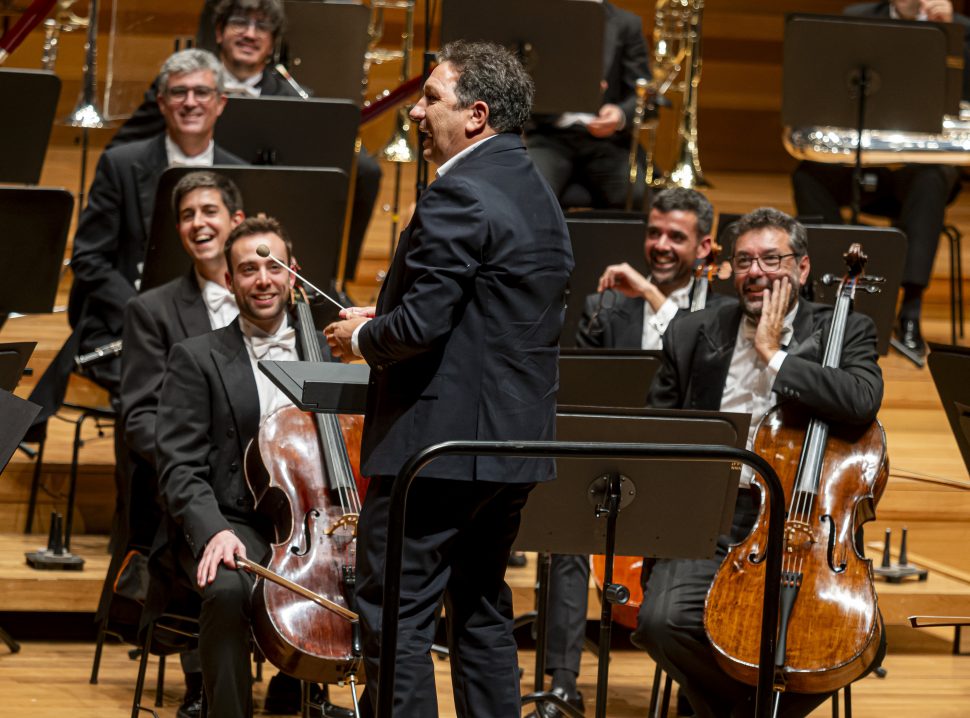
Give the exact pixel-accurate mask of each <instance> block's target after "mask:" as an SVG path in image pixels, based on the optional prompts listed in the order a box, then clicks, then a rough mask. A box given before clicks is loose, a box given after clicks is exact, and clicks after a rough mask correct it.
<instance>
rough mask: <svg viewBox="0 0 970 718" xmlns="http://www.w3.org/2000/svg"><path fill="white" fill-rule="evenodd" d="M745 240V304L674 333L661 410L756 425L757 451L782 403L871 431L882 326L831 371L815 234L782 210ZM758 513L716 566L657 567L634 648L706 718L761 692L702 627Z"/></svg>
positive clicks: (736, 528)
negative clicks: (811, 247)
mask: <svg viewBox="0 0 970 718" xmlns="http://www.w3.org/2000/svg"><path fill="white" fill-rule="evenodd" d="M734 231H735V232H736V236H737V241H736V243H735V254H734V257H733V258H732V267H733V269H734V285H735V288H736V289H737V290H738V296H739V297H740V302H733V301H732V302H728V303H725V304H722V305H720V306H718V307H712V308H709V309H706V310H704V311H701V312H696V313H693V314H684V315H681V316H678V317H677V318H676V319H675V320H674V321H673V322H671V324H670V326H669V327H668V328H667V332H666V334H665V336H664V346H663V355H664V363H663V366H662V367H661V369H660V371H659V372H658V373H657V376H656V377H655V378H654V381H653V385H652V386H651V389H650V397H649V403H650V406H653V407H657V408H669V409H707V410H724V411H735V412H747V413H751V415H752V423H751V426H752V430H751V434H750V435H749V439H748V445H749V447H750V445H751V440H752V439H753V437H754V433H755V430H756V427H757V425H758V422H759V420H760V419H761V417H762V415H763V414H764V412H765V410H766V409H768V408H769V407H770V406H771V405H773V404H775V403H778V402H785V401H794V402H797V403H799V404H800V405H802V406H803V407H804V408H805V409H806V410H807V411H809V412H811V413H812V414H813V415H814V416H816V417H817V418H819V419H822V420H825V421H830V422H836V423H843V424H863V425H864V424H868V423H869V422H871V421H872V420H873V419H874V418H875V416H876V413H877V412H878V410H879V405H880V403H881V401H882V392H883V382H882V374H881V372H880V369H879V365H878V364H877V354H876V329H875V325H874V324H873V322H872V320H871V319H869V317H867V316H865V315H861V314H855V313H853V314H850V315H849V317H848V322H847V326H846V330H845V340H844V346H843V350H842V357H841V360H840V363H839V367H838V368H837V369H835V368H827V369H826V368H823V367H822V365H821V361H822V354H823V349H824V346H825V342H826V340H827V338H828V334H829V329H830V326H831V322H832V315H833V311H832V308H831V307H828V306H823V305H820V304H815V303H812V302H807V301H805V300H801V299H799V297H798V290H799V288H800V287H801V286H802V284H803V283H804V282H805V281H806V279H807V277H808V273H809V266H810V263H809V258H808V254H807V241H806V233H805V228H804V227H803V226H802V225H800V224H799V223H798V222H796V221H795V220H794V219H792V218H791V217H789V216H788V215H786V214H784V213H782V212H779V211H778V210H775V209H770V208H762V209H758V210H755V211H754V212H751V213H750V214H748V215H746V216H745V217H743V218H742V219H741V220H739V221H738V223H737V225H736V227H735V228H734ZM757 509H758V506H757V504H756V501H755V499H754V498H753V497H752V493H751V492H750V491H747V490H744V489H742V491H741V492H740V493H739V495H738V504H737V507H736V509H735V516H734V525H733V527H732V535H731V536H730V537H729V536H722V537H721V539H720V540H719V542H718V548H717V555H716V557H715V558H714V559H711V560H660V561H657V563H656V564H655V565H654V567H653V570H652V571H651V573H650V576H649V581H647V582H646V585H645V594H644V598H643V604H642V606H641V608H640V613H639V616H638V627H637V630H636V632H635V633H634V635H633V640H634V642H635V643H637V645H640V646H642V647H643V648H645V649H646V650H647V651H648V652H649V653H650V655H651V656H652V657H653V658H654V660H656V661H657V663H658V664H659V665H660V666H661V667H662V668H663V669H664V670H665V671H667V673H668V674H669V675H670V676H671V677H673V679H674V680H676V681H677V682H678V683H679V684H680V685H681V687H682V689H683V690H684V691H685V693H686V695H687V697H688V699H689V700H690V703H691V706H692V707H693V708H694V710H695V712H696V715H698V716H700V717H702V718H710V717H714V716H716V717H719V718H720V717H721V716H723V717H724V718H727V717H728V716H742V715H748V714H749V713H750V712H751V711H752V710H753V705H754V703H753V701H754V688H753V687H750V686H747V685H745V684H742V683H740V682H738V681H735V680H734V679H732V678H730V677H729V676H728V675H727V674H725V673H724V672H723V671H722V670H721V669H720V668H719V666H718V664H717V662H716V660H715V658H714V653H713V650H712V648H711V646H710V644H709V642H708V641H707V638H706V635H705V633H704V625H703V616H704V600H705V598H706V595H707V590H708V588H709V586H710V583H711V580H712V579H713V577H714V574H715V573H716V571H717V568H718V566H719V565H720V562H721V560H722V559H723V557H724V555H725V551H726V548H727V545H728V543H729V542H736V541H738V540H739V539H740V538H742V537H743V536H745V535H746V534H747V533H748V531H749V529H750V528H751V526H752V524H753V522H754V518H755V516H756V513H757ZM881 653H882V651H880V655H879V656H878V657H877V663H876V664H874V665H878V660H881ZM825 698H826V696H825V695H823V694H812V695H807V694H794V693H790V692H786V693H785V694H784V695H783V698H782V703H781V706H782V712H781V715H784V716H786V717H792V716H804V715H807V714H808V713H809V712H811V710H812V708H814V707H815V706H817V705H819V704H820V703H821V702H822V701H824V700H825Z"/></svg>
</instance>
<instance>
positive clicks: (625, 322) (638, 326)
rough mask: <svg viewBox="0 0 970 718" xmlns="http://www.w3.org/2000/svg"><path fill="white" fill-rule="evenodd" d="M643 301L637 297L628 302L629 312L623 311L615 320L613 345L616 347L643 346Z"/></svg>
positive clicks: (631, 347)
mask: <svg viewBox="0 0 970 718" xmlns="http://www.w3.org/2000/svg"><path fill="white" fill-rule="evenodd" d="M643 302H644V300H642V299H638V300H635V301H632V302H628V304H627V306H628V307H629V313H627V312H623V315H624V316H622V318H621V317H617V318H618V319H620V321H618V322H616V323H615V324H614V326H615V327H616V336H615V337H614V346H616V347H617V348H622V349H626V348H630V349H639V348H640V347H642V346H643Z"/></svg>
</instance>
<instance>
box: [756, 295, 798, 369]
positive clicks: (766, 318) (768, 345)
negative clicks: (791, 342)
mask: <svg viewBox="0 0 970 718" xmlns="http://www.w3.org/2000/svg"><path fill="white" fill-rule="evenodd" d="M790 301H791V283H790V282H789V281H788V277H782V278H781V279H776V280H775V281H773V282H772V283H771V288H770V289H769V288H768V287H765V290H764V295H763V297H762V300H761V319H760V320H759V321H758V328H757V330H755V333H754V348H755V351H757V352H758V356H759V357H761V360H762V361H764V363H765V364H767V363H768V362H770V361H771V358H772V357H773V356H774V355H775V353H776V352H777V351H778V350H779V349H781V333H782V330H783V329H784V325H785V315H786V314H788V303H789V302H790Z"/></svg>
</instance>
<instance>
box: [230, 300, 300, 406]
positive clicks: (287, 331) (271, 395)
mask: <svg viewBox="0 0 970 718" xmlns="http://www.w3.org/2000/svg"><path fill="white" fill-rule="evenodd" d="M239 326H240V327H241V328H242V333H243V342H245V344H246V350H247V351H248V352H249V362H250V364H252V367H253V376H254V377H256V391H257V392H258V393H259V420H260V421H262V420H263V419H265V418H266V417H267V416H269V415H270V414H272V413H273V412H274V411H276V410H277V409H279V408H280V407H283V406H293V402H292V401H290V400H289V398H288V397H287V396H286V394H284V393H283V392H282V391H281V390H280V389H279V387H277V386H276V384H274V383H273V382H272V381H270V378H269V377H268V376H266V375H265V374H263V372H261V371H260V370H259V367H257V366H256V362H258V361H263V360H266V361H270V360H271V361H297V360H298V359H299V358H300V356H299V354H298V353H297V351H296V330H295V329H294V328H293V327H291V326H289V320H288V319H287V317H286V315H285V314H284V315H283V323H282V324H281V325H280V328H279V329H278V330H277V331H276V333H275V334H272V335H271V334H267V333H266V332H264V331H263V330H262V329H260V328H259V327H257V326H256V325H254V324H252V323H251V322H249V321H247V320H246V319H245V318H243V317H240V318H239Z"/></svg>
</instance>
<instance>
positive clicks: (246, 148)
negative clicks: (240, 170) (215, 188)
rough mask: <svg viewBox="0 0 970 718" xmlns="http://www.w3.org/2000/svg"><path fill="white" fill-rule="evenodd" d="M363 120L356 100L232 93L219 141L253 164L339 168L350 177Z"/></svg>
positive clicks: (218, 132)
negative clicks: (358, 132) (355, 143)
mask: <svg viewBox="0 0 970 718" xmlns="http://www.w3.org/2000/svg"><path fill="white" fill-rule="evenodd" d="M359 124H360V110H359V109H358V107H357V105H355V104H354V103H353V102H352V101H351V100H320V99H309V100H304V99H302V98H299V97H230V98H229V101H228V102H226V109H225V110H224V111H223V113H222V115H220V117H219V121H218V122H217V123H216V133H215V139H216V142H218V143H219V146H220V147H222V148H223V149H225V150H228V151H229V152H232V153H233V154H234V155H236V156H238V157H241V158H242V159H244V160H246V161H247V162H250V163H251V164H256V165H285V166H289V167H336V168H337V169H341V170H343V171H344V172H346V173H347V176H348V177H349V176H350V171H351V168H352V166H353V160H354V140H355V139H356V137H357V126H358V125H359Z"/></svg>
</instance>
